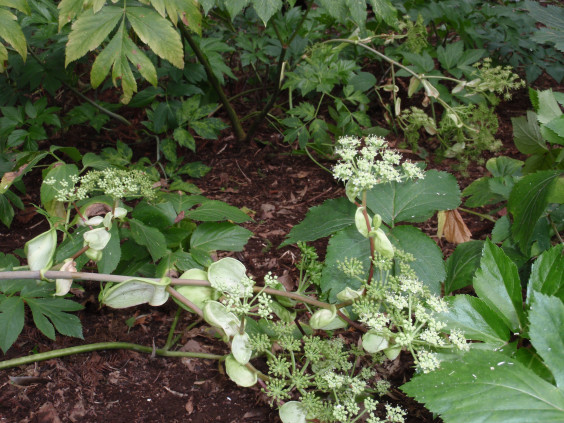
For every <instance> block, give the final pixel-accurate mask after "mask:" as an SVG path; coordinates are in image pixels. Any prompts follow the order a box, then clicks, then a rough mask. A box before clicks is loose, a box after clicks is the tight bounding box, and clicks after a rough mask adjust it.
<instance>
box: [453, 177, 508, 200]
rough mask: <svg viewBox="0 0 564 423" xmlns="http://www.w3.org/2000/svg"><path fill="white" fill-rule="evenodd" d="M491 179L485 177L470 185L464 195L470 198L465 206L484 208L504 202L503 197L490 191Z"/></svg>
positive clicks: (463, 192)
mask: <svg viewBox="0 0 564 423" xmlns="http://www.w3.org/2000/svg"><path fill="white" fill-rule="evenodd" d="M490 180H491V178H489V177H487V176H483V177H481V178H478V179H476V180H475V181H474V182H472V183H471V184H470V185H468V186H467V187H466V188H465V189H464V191H462V195H463V196H464V197H468V198H467V199H466V201H465V202H464V204H465V205H466V207H482V206H485V205H486V204H496V203H499V202H500V201H503V200H504V198H503V196H501V195H499V194H496V193H494V192H492V190H491V189H490Z"/></svg>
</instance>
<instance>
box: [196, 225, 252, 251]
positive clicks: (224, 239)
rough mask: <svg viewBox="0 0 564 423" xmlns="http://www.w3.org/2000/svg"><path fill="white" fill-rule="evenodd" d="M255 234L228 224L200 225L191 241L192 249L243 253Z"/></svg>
mask: <svg viewBox="0 0 564 423" xmlns="http://www.w3.org/2000/svg"><path fill="white" fill-rule="evenodd" d="M252 235H253V233H252V232H251V231H249V230H247V229H245V228H242V227H240V226H237V225H234V224H232V223H228V222H219V223H215V222H213V223H212V222H206V223H202V224H201V225H199V226H198V227H197V228H196V230H195V231H194V233H193V234H192V238H191V239H190V247H191V248H197V249H201V250H204V251H216V250H224V251H242V250H243V247H244V246H245V244H246V243H247V241H248V240H249V238H250V237H251V236H252Z"/></svg>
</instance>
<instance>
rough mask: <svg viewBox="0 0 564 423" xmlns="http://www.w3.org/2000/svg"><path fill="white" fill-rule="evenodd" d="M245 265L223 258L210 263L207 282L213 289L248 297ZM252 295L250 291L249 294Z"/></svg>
mask: <svg viewBox="0 0 564 423" xmlns="http://www.w3.org/2000/svg"><path fill="white" fill-rule="evenodd" d="M246 272H247V269H246V268H245V265H244V264H243V263H241V262H240V261H239V260H235V259H234V258H231V257H225V258H222V259H221V260H218V261H216V262H215V263H212V264H211V265H210V267H209V268H208V280H209V281H210V284H211V286H212V287H213V288H215V289H217V290H218V291H222V292H227V293H229V294H231V295H235V296H239V297H244V296H248V295H249V292H248V284H245V283H244V281H246V280H247V279H248V278H247V275H246ZM251 288H252V287H251ZM250 293H251V294H252V289H251V292H250Z"/></svg>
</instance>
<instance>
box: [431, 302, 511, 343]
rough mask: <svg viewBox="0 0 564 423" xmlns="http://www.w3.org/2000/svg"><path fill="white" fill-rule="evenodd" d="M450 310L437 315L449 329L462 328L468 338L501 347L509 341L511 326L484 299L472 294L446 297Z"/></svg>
mask: <svg viewBox="0 0 564 423" xmlns="http://www.w3.org/2000/svg"><path fill="white" fill-rule="evenodd" d="M446 300H447V302H448V305H449V311H448V312H447V313H440V314H437V315H436V316H435V317H436V318H437V319H438V320H440V321H442V322H444V323H446V324H447V328H448V329H460V330H462V331H463V332H464V336H465V337H466V338H467V339H471V340H474V341H482V342H485V343H487V344H490V345H492V347H499V346H502V345H505V344H506V343H507V342H508V341H509V337H510V335H511V334H510V332H509V328H508V327H507V326H506V325H505V324H504V323H503V322H502V321H501V320H500V319H499V318H498V316H497V314H496V313H495V312H494V311H493V310H492V309H491V308H489V307H488V306H487V305H486V303H485V302H484V301H482V300H481V299H479V298H476V297H471V296H470V295H456V296H454V297H447V298H446Z"/></svg>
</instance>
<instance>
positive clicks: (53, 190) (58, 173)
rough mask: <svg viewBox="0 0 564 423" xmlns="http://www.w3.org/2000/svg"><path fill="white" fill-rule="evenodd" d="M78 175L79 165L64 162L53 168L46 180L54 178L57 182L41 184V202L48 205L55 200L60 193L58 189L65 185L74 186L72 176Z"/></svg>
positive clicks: (68, 187)
mask: <svg viewBox="0 0 564 423" xmlns="http://www.w3.org/2000/svg"><path fill="white" fill-rule="evenodd" d="M76 176H78V167H76V165H74V164H64V165H61V166H57V167H54V168H52V169H51V170H50V171H49V172H48V173H47V175H45V177H44V181H45V180H49V179H54V180H55V183H54V184H53V185H49V184H46V183H45V182H43V183H42V184H41V190H40V191H41V203H42V204H43V205H46V204H48V203H50V202H52V201H53V200H55V197H56V196H57V193H58V192H57V190H58V189H59V190H60V189H63V186H65V187H67V189H70V187H73V186H74V182H73V181H72V178H73V177H76Z"/></svg>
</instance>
